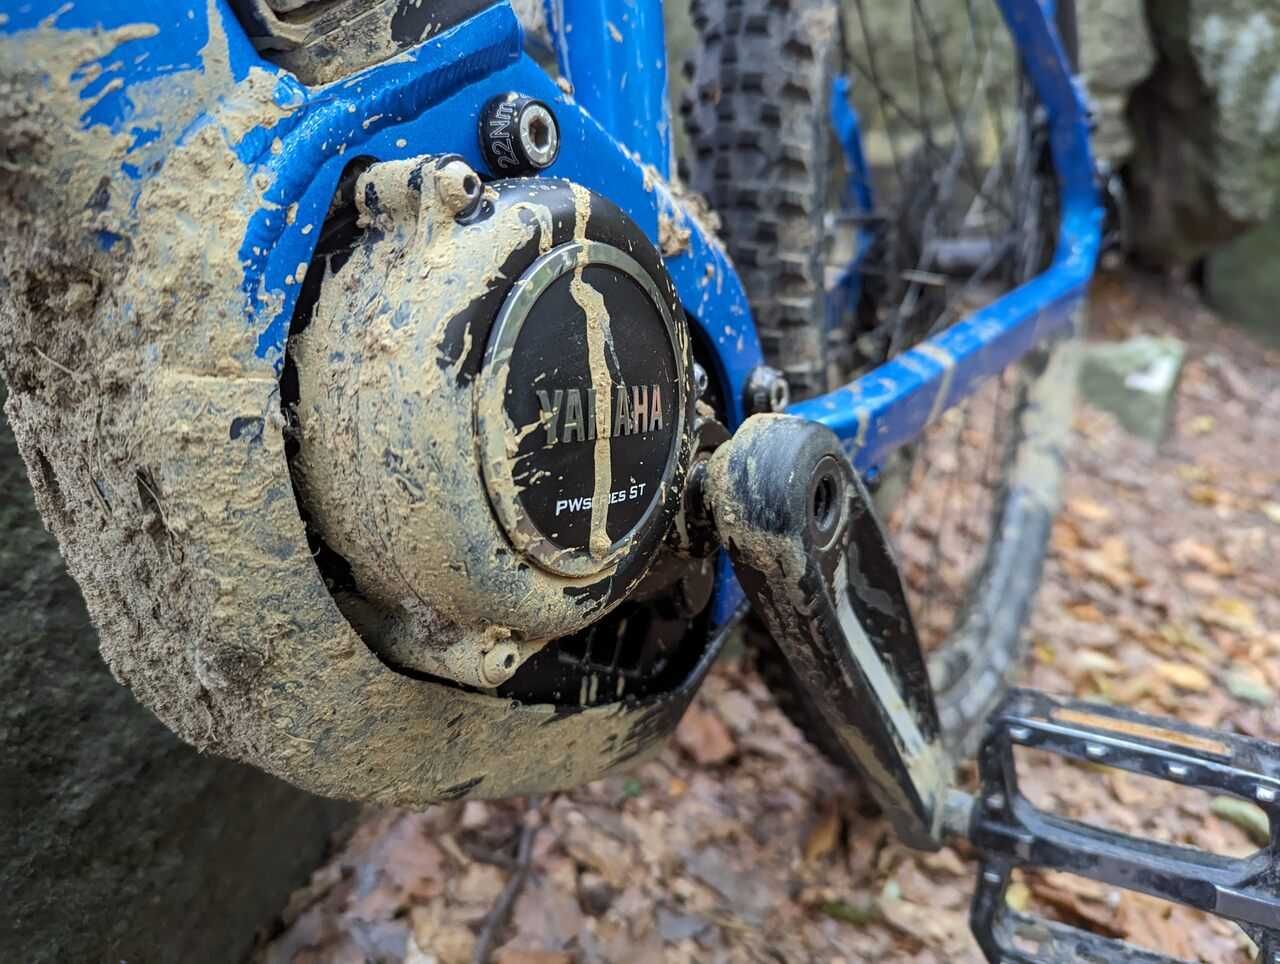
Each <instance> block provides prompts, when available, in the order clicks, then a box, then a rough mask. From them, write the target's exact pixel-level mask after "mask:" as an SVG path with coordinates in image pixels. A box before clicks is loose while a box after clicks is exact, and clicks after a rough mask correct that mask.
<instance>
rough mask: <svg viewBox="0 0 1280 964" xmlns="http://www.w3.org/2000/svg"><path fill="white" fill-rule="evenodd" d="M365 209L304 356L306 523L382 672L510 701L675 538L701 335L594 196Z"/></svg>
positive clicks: (388, 176)
mask: <svg viewBox="0 0 1280 964" xmlns="http://www.w3.org/2000/svg"><path fill="white" fill-rule="evenodd" d="M353 194H354V198H353V200H354V204H355V206H356V209H357V217H358V225H359V226H360V227H359V229H358V230H357V232H356V237H354V238H353V239H352V240H351V241H350V242H349V246H348V247H345V248H341V249H340V250H339V251H338V252H336V253H334V254H330V255H329V256H328V259H327V264H328V266H327V271H326V273H325V276H324V278H323V282H322V283H321V285H320V290H319V292H318V294H317V296H316V298H315V302H314V306H313V307H311V308H310V317H309V319H307V320H306V323H305V325H299V326H297V330H296V331H295V333H294V335H293V336H292V338H291V341H290V360H291V364H292V365H293V366H294V367H295V368H296V381H297V395H296V399H293V398H289V399H286V407H287V410H288V412H289V414H290V417H291V418H292V419H293V422H294V426H295V429H296V438H297V441H298V447H297V452H296V454H295V455H294V457H293V459H292V465H293V469H294V478H295V480H296V483H297V488H298V498H299V504H300V506H301V507H302V510H303V512H304V513H305V515H306V517H307V519H308V521H309V526H310V532H311V534H312V539H313V543H314V544H315V545H316V547H317V550H318V551H317V558H318V559H319V560H320V564H321V566H322V567H324V568H325V569H326V570H327V572H328V574H329V575H330V577H331V580H332V582H333V584H334V586H335V589H336V593H335V598H336V599H337V601H338V604H339V605H340V606H341V607H342V609H343V611H344V613H346V614H347V615H348V618H349V619H350V620H351V622H352V624H353V625H354V626H356V627H357V628H358V629H359V631H360V633H361V635H362V637H363V638H364V639H365V641H366V642H367V643H368V645H369V646H370V647H371V648H372V649H373V650H374V651H375V652H376V653H377V654H378V656H379V657H380V658H381V659H382V660H384V661H385V662H386V663H387V664H388V665H390V666H392V667H394V668H396V669H398V670H401V671H405V672H409V673H414V674H421V675H425V676H427V677H432V678H438V679H442V680H448V681H451V682H452V683H453V684H457V685H462V686H466V687H471V688H476V689H493V688H495V687H498V686H500V685H502V684H505V683H508V681H510V680H511V679H512V678H513V677H515V676H516V675H517V674H518V673H519V672H520V670H521V667H523V666H524V665H525V664H526V663H527V661H528V660H529V659H530V657H532V656H533V655H534V654H536V653H537V652H539V651H540V650H541V649H543V648H544V647H545V646H546V645H547V642H548V640H551V639H555V638H559V637H564V636H569V635H571V634H573V633H575V632H578V631H580V630H583V629H584V628H585V627H587V626H588V625H589V624H591V623H593V622H594V621H596V620H597V619H599V618H600V617H601V616H603V615H605V614H606V613H608V612H609V611H610V609H612V608H613V607H615V606H616V605H617V604H618V603H619V602H621V601H622V600H624V599H626V598H627V597H628V596H630V595H631V594H632V593H633V592H634V591H635V589H636V587H637V585H638V584H639V582H640V580H641V579H642V577H644V576H645V574H646V573H647V572H648V570H649V568H650V564H651V562H652V561H653V559H654V557H655V554H656V553H657V551H658V550H659V548H660V546H661V544H662V542H663V539H664V536H665V535H666V534H667V532H668V530H669V529H670V528H671V524H672V519H673V517H674V515H675V513H676V510H677V508H678V506H679V503H680V497H681V494H682V491H683V484H684V477H685V473H686V470H687V468H688V464H689V458H690V450H691V446H692V421H693V409H692V405H693V393H692V391H691V389H690V368H691V365H692V361H691V358H690V350H689V339H688V334H687V329H686V327H685V322H684V318H683V313H682V311H681V308H680V305H679V302H678V301H677V299H676V295H675V290H674V288H673V286H672V284H671V281H670V279H669V278H668V276H667V274H666V271H665V270H664V268H663V267H662V264H661V260H660V258H659V256H658V253H657V251H656V250H655V248H654V246H653V245H652V244H651V243H650V242H649V240H648V239H647V238H646V237H645V236H644V234H643V233H642V232H641V231H640V230H639V229H638V228H637V227H636V225H635V224H634V223H633V222H631V220H630V219H629V218H627V217H626V216H625V215H624V214H623V213H622V212H621V211H620V210H619V209H618V208H617V207H616V206H615V205H614V204H612V203H611V202H609V201H608V200H606V199H605V198H602V197H599V196H595V195H593V194H592V193H591V192H589V191H587V190H586V189H584V188H581V187H579V186H577V185H574V184H570V183H568V182H564V181H556V180H550V179H536V178H530V179H514V180H499V181H495V182H493V183H492V184H491V185H488V186H483V185H482V184H481V182H480V180H479V178H478V177H477V176H476V175H475V173H474V172H473V171H472V170H471V169H470V168H469V167H468V166H467V165H466V164H465V163H464V162H462V161H461V159H458V158H450V157H445V158H438V159H432V160H409V161H397V162H389V163H383V164H376V165H374V166H373V167H371V168H370V169H369V170H367V171H365V172H364V173H362V174H360V175H359V177H358V179H357V181H356V184H355V190H354V192H353ZM624 685H625V684H624ZM615 695H616V696H622V695H624V693H623V692H622V691H621V690H620V691H619V692H618V693H616V694H615ZM572 696H573V697H574V698H575V699H576V697H577V694H576V693H574V694H572Z"/></svg>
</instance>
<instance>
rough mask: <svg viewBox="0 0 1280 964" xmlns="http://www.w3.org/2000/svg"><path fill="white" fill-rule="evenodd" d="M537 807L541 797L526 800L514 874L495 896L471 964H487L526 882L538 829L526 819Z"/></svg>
mask: <svg viewBox="0 0 1280 964" xmlns="http://www.w3.org/2000/svg"><path fill="white" fill-rule="evenodd" d="M539 803H541V798H540V797H533V798H531V799H530V800H529V806H528V808H527V809H526V811H525V822H524V826H523V828H522V829H521V831H520V846H519V847H518V848H517V850H516V859H515V871H514V872H513V873H512V875H511V879H510V880H508V881H507V886H506V887H504V888H503V890H502V893H501V894H499V895H498V899H497V901H496V902H495V903H494V905H493V910H491V911H489V916H488V918H487V919H486V920H485V922H484V929H483V930H481V931H480V938H479V940H477V941H476V949H475V953H474V954H472V955H471V962H472V964H489V960H490V957H491V956H492V955H493V946H494V944H495V943H496V942H497V940H498V934H499V933H500V932H501V931H502V929H503V928H504V927H506V926H507V921H508V920H509V919H510V917H511V909H512V908H513V907H515V904H516V898H517V897H519V896H520V892H521V891H522V890H524V885H525V883H526V882H528V880H529V871H530V869H531V867H532V864H533V841H534V838H535V837H537V836H538V825H537V824H536V823H534V822H533V821H531V820H530V819H529V815H530V814H532V813H533V812H534V811H536V810H537V809H538V805H539Z"/></svg>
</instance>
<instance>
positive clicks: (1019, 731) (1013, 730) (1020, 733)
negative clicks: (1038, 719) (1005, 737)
mask: <svg viewBox="0 0 1280 964" xmlns="http://www.w3.org/2000/svg"><path fill="white" fill-rule="evenodd" d="M1009 736H1010V737H1011V738H1013V739H1015V740H1017V741H1018V742H1019V743H1025V742H1026V741H1027V740H1029V739H1031V731H1030V730H1029V729H1027V728H1026V727H1025V726H1011V727H1009Z"/></svg>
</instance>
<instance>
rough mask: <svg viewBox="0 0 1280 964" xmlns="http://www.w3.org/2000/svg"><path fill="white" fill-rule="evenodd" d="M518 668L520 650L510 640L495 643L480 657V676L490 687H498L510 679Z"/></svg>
mask: <svg viewBox="0 0 1280 964" xmlns="http://www.w3.org/2000/svg"><path fill="white" fill-rule="evenodd" d="M519 668H520V649H519V647H518V646H516V644H515V643H513V642H511V641H510V640H504V641H502V642H499V643H495V644H494V645H493V648H492V649H490V650H489V651H488V652H487V653H485V654H484V656H483V657H481V662H480V676H481V677H482V678H483V679H484V681H485V682H486V683H488V684H489V685H490V686H499V685H501V684H502V683H505V682H506V681H507V680H509V679H511V677H512V676H514V675H515V672H516V670H517V669H519Z"/></svg>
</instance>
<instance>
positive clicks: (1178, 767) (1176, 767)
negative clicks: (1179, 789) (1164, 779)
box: [1166, 763, 1190, 780]
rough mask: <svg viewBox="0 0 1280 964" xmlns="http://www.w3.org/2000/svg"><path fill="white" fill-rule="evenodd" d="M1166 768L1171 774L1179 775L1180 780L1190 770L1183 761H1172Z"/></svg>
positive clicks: (1173, 775)
mask: <svg viewBox="0 0 1280 964" xmlns="http://www.w3.org/2000/svg"><path fill="white" fill-rule="evenodd" d="M1166 769H1167V770H1168V771H1169V776H1171V777H1177V778H1178V779H1179V780H1183V779H1185V778H1186V776H1187V774H1188V773H1189V772H1190V771H1188V770H1187V768H1186V766H1185V765H1184V764H1181V763H1170V764H1169V766H1168V767H1166Z"/></svg>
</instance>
